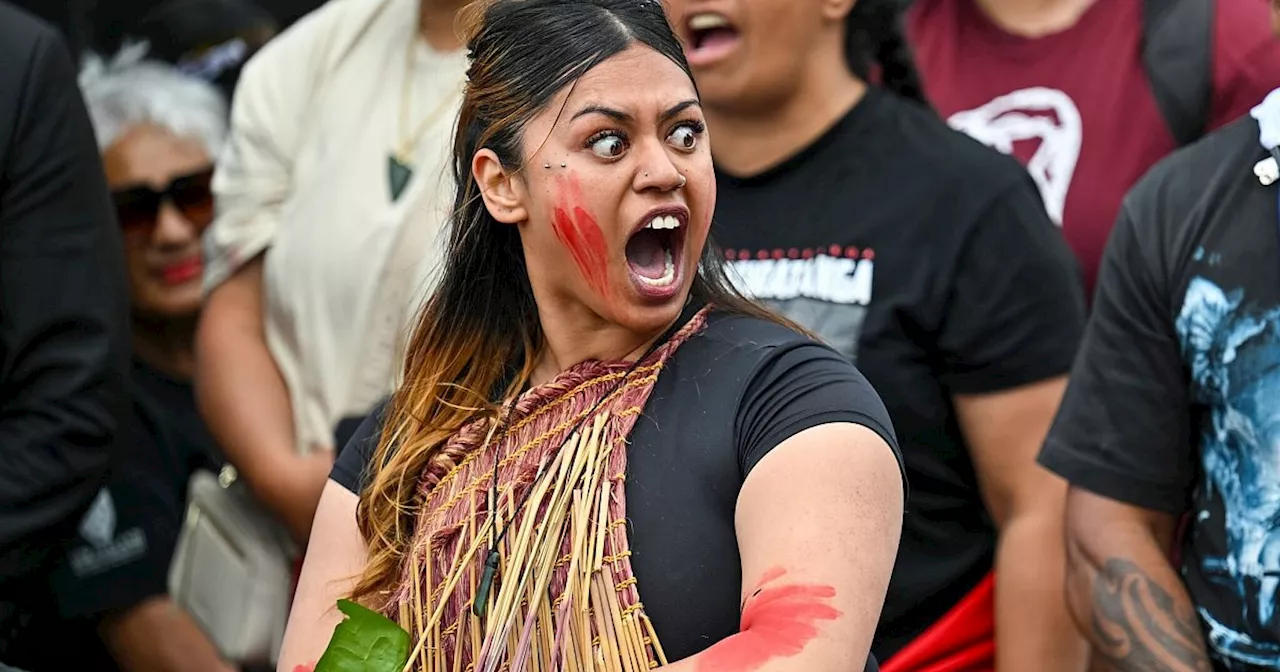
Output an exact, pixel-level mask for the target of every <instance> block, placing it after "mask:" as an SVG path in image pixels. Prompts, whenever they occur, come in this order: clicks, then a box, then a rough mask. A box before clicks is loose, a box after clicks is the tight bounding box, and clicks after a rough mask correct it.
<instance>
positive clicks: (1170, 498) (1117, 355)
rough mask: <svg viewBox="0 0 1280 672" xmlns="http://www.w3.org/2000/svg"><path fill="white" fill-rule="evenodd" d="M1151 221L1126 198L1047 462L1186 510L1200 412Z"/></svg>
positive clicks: (1110, 492) (1118, 494) (1113, 493)
mask: <svg viewBox="0 0 1280 672" xmlns="http://www.w3.org/2000/svg"><path fill="white" fill-rule="evenodd" d="M1149 224H1153V222H1147V221H1141V219H1135V218H1134V216H1133V214H1132V211H1130V210H1129V208H1128V206H1127V205H1126V207H1125V209H1122V211H1121V213H1120V218H1119V221H1118V222H1117V223H1116V226H1115V228H1114V229H1113V230H1112V232H1111V237H1110V240H1109V241H1108V242H1107V247H1106V251H1105V252H1104V254H1103V257H1102V266H1101V269H1100V272H1099V276H1098V288H1097V292H1096V295H1095V300H1094V308H1093V314H1092V316H1091V317H1090V319H1089V328H1088V331H1087V333H1086V335H1085V339H1084V344H1083V346H1082V347H1081V351H1080V357H1079V359H1078V360H1077V361H1076V364H1075V367H1074V369H1073V370H1072V372H1071V383H1070V384H1069V385H1068V387H1067V393H1066V396H1065V398H1064V399H1063V401H1062V407H1061V409H1060V410H1059V412H1058V417H1057V419H1056V420H1055V421H1054V424H1053V428H1052V429H1051V430H1050V432H1049V437H1048V439H1047V441H1046V442H1045V447H1044V449H1043V450H1042V451H1041V453H1040V463H1041V464H1042V465H1044V466H1045V467H1047V468H1048V469H1050V470H1052V471H1054V472H1057V473H1058V474H1059V475H1061V476H1062V477H1063V478H1065V479H1066V480H1068V481H1070V482H1071V483H1073V484H1075V485H1077V486H1079V487H1082V488H1084V489H1086V490H1090V491H1092V492H1095V493H1097V494H1100V495H1103V496H1106V497H1110V498H1112V499H1115V500H1119V501H1123V502H1127V503H1129V504H1133V505H1136V506H1141V507H1144V508H1148V509H1153V510H1157V511H1164V512H1167V513H1175V514H1176V513H1181V512H1182V511H1184V510H1185V509H1186V507H1187V504H1188V498H1189V496H1190V492H1191V487H1192V482H1193V479H1194V478H1195V457H1194V455H1193V454H1192V446H1193V445H1194V442H1193V441H1192V440H1191V437H1192V429H1191V422H1192V418H1191V411H1190V399H1189V395H1188V391H1187V386H1188V384H1187V380H1186V379H1185V374H1184V369H1183V365H1182V358H1181V356H1180V354H1179V352H1180V351H1179V346H1178V338H1177V334H1176V332H1175V325H1174V324H1173V317H1172V315H1173V313H1172V311H1171V310H1170V304H1169V296H1170V294H1169V293H1168V292H1167V291H1166V290H1165V289H1164V288H1165V287H1166V284H1167V281H1166V280H1165V279H1164V278H1163V277H1162V276H1163V274H1162V273H1161V271H1160V270H1159V269H1160V268H1162V267H1163V266H1164V264H1162V263H1161V262H1160V255H1159V253H1158V251H1157V250H1147V249H1144V248H1143V246H1142V244H1141V241H1140V239H1139V231H1138V230H1137V229H1138V227H1144V228H1145V227H1147V226H1148V225H1149ZM1148 247H1152V246H1148Z"/></svg>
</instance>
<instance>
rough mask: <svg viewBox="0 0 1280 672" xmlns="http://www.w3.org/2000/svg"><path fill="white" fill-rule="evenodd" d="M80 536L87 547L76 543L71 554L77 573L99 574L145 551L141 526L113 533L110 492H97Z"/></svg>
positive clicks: (83, 521) (137, 556) (114, 530)
mask: <svg viewBox="0 0 1280 672" xmlns="http://www.w3.org/2000/svg"><path fill="white" fill-rule="evenodd" d="M80 537H81V538H83V539H84V540H85V541H87V542H89V545H88V546H77V547H76V548H73V549H72V550H71V553H70V556H69V557H70V561H71V571H72V572H74V573H75V575H76V576H81V577H83V576H88V575H91V574H98V573H100V572H104V571H106V570H108V569H111V568H113V567H119V566H120V565H123V564H126V563H129V562H132V561H133V560H136V559H138V558H140V557H142V556H143V555H146V552H147V536H146V534H145V533H143V531H142V529H141V528H137V527H134V528H131V529H129V530H126V531H125V532H123V533H121V534H119V535H117V534H116V505H115V501H114V500H113V499H112V498H111V491H110V490H107V489H106V488H103V489H102V490H99V491H98V496H97V497H96V498H94V500H93V504H91V505H89V511H88V512H87V513H85V516H84V518H83V519H81V521H80Z"/></svg>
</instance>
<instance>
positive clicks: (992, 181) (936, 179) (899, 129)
mask: <svg viewBox="0 0 1280 672" xmlns="http://www.w3.org/2000/svg"><path fill="white" fill-rule="evenodd" d="M880 95H881V96H882V97H883V104H884V105H885V106H886V108H887V110H886V112H887V113H888V114H886V115H884V118H887V119H892V121H893V125H892V128H893V136H894V141H895V144H897V145H898V147H897V150H898V151H900V152H901V153H902V156H903V157H904V158H905V159H906V160H907V161H908V162H910V163H911V164H912V165H914V166H915V169H916V180H915V181H916V184H919V185H921V186H928V187H929V188H930V189H937V190H941V191H943V192H946V193H949V194H964V195H965V199H966V200H970V199H971V200H972V201H975V202H976V201H982V200H984V198H994V197H995V196H996V195H998V194H1000V193H1002V192H1004V191H1005V190H1006V189H1009V188H1010V187H1011V186H1013V185H1016V184H1026V185H1028V186H1031V187H1034V184H1033V183H1031V178H1030V176H1029V175H1028V173H1027V170H1026V168H1024V167H1023V166H1022V164H1020V163H1018V160H1017V159H1015V158H1013V157H1011V156H1009V155H1007V154H1005V153H1003V152H1000V151H998V150H996V149H993V148H992V147H989V146H987V145H985V144H983V143H981V142H979V141H978V140H976V139H974V138H972V137H970V136H969V135H967V134H965V133H963V132H961V131H958V130H956V129H954V128H952V127H951V126H949V125H948V124H947V122H946V121H945V120H943V119H942V118H941V117H939V116H938V114H937V113H936V112H935V111H934V110H932V109H930V108H927V107H925V106H923V105H921V104H919V103H916V102H914V101H910V100H907V99H904V98H902V97H900V96H898V95H896V94H894V93H892V92H888V91H881V92H880Z"/></svg>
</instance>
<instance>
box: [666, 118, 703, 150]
mask: <svg viewBox="0 0 1280 672" xmlns="http://www.w3.org/2000/svg"><path fill="white" fill-rule="evenodd" d="M700 134H701V130H700V129H699V128H697V127H695V126H692V125H689V124H681V125H680V126H676V127H675V128H673V129H671V135H668V136H667V142H669V143H671V146H672V147H675V148H676V149H679V150H681V151H685V152H692V151H693V150H694V149H695V148H696V147H697V146H698V136H699V135H700Z"/></svg>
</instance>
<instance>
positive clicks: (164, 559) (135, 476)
mask: <svg viewBox="0 0 1280 672" xmlns="http://www.w3.org/2000/svg"><path fill="white" fill-rule="evenodd" d="M120 436H121V443H122V444H123V448H124V452H123V454H122V456H121V459H120V461H119V462H118V463H117V464H116V465H115V467H114V468H113V469H112V470H111V476H110V477H109V478H108V479H107V482H106V484H104V485H103V486H102V488H101V489H100V490H99V491H98V494H97V497H96V498H95V499H94V500H93V503H92V504H91V505H90V506H89V511H88V512H87V513H86V514H85V515H84V517H83V518H82V519H81V520H80V526H79V533H78V535H77V536H76V538H75V540H74V542H73V543H72V545H71V548H70V550H69V552H68V553H67V555H66V558H65V560H64V561H63V562H62V563H60V564H59V566H58V567H57V569H56V570H55V571H54V573H53V581H52V585H53V591H54V595H55V597H56V600H57V604H58V610H59V612H60V614H61V615H62V616H63V617H64V618H69V619H81V618H87V619H97V618H101V617H103V616H105V615H107V614H110V613H113V612H122V611H126V610H128V609H129V608H131V607H134V606H136V605H138V604H140V603H141V602H143V601H144V600H146V599H148V598H150V597H154V596H157V595H165V594H167V593H168V592H169V590H168V574H169V563H170V562H171V561H172V560H173V552H174V549H175V548H176V547H177V544H178V533H179V530H180V529H181V526H182V519H183V515H184V512H185V501H186V489H187V482H186V472H185V470H184V469H182V468H181V463H180V461H179V460H178V459H177V458H176V449H175V448H174V447H173V446H166V445H165V441H166V437H165V435H163V434H162V433H161V432H160V431H159V430H158V428H157V427H156V425H154V424H152V423H149V422H147V420H146V418H145V415H143V414H140V413H134V414H132V415H131V416H129V417H128V418H126V419H125V421H124V423H123V426H122V427H121V433H120Z"/></svg>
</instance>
